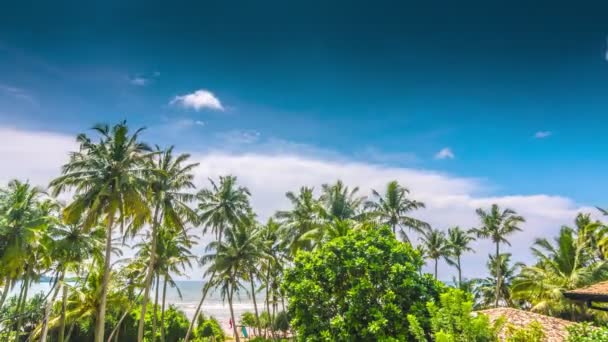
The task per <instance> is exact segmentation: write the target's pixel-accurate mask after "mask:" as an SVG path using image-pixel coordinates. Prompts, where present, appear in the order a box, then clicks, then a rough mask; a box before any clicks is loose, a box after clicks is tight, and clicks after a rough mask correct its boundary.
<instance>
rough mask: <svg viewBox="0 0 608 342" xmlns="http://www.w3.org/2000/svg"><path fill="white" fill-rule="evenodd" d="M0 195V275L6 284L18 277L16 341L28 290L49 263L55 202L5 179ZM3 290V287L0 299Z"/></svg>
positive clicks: (40, 192)
mask: <svg viewBox="0 0 608 342" xmlns="http://www.w3.org/2000/svg"><path fill="white" fill-rule="evenodd" d="M1 197H2V202H1V203H0V206H1V207H0V212H1V213H2V215H1V216H0V237H1V239H0V240H1V241H2V242H1V243H0V261H1V266H0V275H1V276H2V278H4V279H5V281H6V282H7V283H9V284H10V283H14V282H15V281H17V280H21V288H20V291H19V297H18V300H17V308H16V315H17V316H18V318H17V322H16V323H17V324H16V326H15V327H16V329H17V330H16V331H15V340H18V339H19V335H20V330H21V328H22V324H21V323H22V318H23V315H22V310H23V308H24V306H25V304H26V301H27V295H28V290H29V288H30V286H31V284H32V282H33V281H36V280H37V279H38V278H39V275H40V274H41V273H44V272H46V271H47V270H48V269H49V268H50V266H51V263H52V259H51V255H50V244H51V239H50V238H49V235H48V228H49V226H51V225H52V224H53V223H55V222H56V221H57V220H56V215H54V214H55V213H56V208H57V205H56V203H55V202H53V201H51V200H49V199H45V198H44V193H43V192H42V190H41V189H39V188H37V187H33V186H31V185H30V184H29V183H28V182H25V183H24V182H20V181H18V180H13V181H11V182H9V184H8V187H7V188H6V189H3V190H2V195H1ZM7 292H8V287H6V286H5V292H4V293H3V299H2V300H4V298H5V296H6V294H7Z"/></svg>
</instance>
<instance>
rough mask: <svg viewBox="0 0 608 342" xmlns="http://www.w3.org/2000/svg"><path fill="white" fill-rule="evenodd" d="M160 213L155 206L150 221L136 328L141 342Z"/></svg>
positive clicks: (152, 272) (154, 258) (154, 259)
mask: <svg viewBox="0 0 608 342" xmlns="http://www.w3.org/2000/svg"><path fill="white" fill-rule="evenodd" d="M159 211H160V204H159V203H157V204H156V208H154V218H153V220H152V242H151V243H152V248H151V251H150V260H149V261H148V270H147V272H146V279H145V281H144V298H143V299H142V303H141V315H140V316H139V325H138V328H137V341H138V342H141V341H142V340H143V338H144V319H145V316H146V310H147V309H148V296H149V295H150V287H151V286H152V275H153V274H154V263H155V262H156V239H157V235H158V234H157V232H156V231H157V229H158V213H159Z"/></svg>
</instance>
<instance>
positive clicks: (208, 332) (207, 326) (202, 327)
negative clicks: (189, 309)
mask: <svg viewBox="0 0 608 342" xmlns="http://www.w3.org/2000/svg"><path fill="white" fill-rule="evenodd" d="M184 335H185V334H184ZM194 336H195V338H196V341H208V340H211V341H217V342H221V341H224V340H225V339H226V336H225V335H224V330H222V327H221V326H220V323H219V322H218V321H217V319H215V317H213V316H211V317H209V318H205V317H204V316H203V315H200V316H199V318H198V326H197V327H196V330H195V331H194Z"/></svg>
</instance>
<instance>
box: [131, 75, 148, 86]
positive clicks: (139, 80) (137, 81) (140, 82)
mask: <svg viewBox="0 0 608 342" xmlns="http://www.w3.org/2000/svg"><path fill="white" fill-rule="evenodd" d="M129 82H131V84H132V85H136V86H142V87H143V86H146V85H148V84H149V83H150V80H149V79H147V78H145V77H142V76H136V77H133V78H131V79H130V80H129Z"/></svg>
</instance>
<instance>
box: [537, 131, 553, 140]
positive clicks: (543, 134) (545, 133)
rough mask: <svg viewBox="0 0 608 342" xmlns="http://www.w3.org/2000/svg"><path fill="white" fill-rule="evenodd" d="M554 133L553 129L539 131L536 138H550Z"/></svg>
mask: <svg viewBox="0 0 608 342" xmlns="http://www.w3.org/2000/svg"><path fill="white" fill-rule="evenodd" d="M552 134H553V132H551V131H538V132H536V133H534V137H535V138H536V139H544V138H548V137H550V136H551V135H552Z"/></svg>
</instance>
